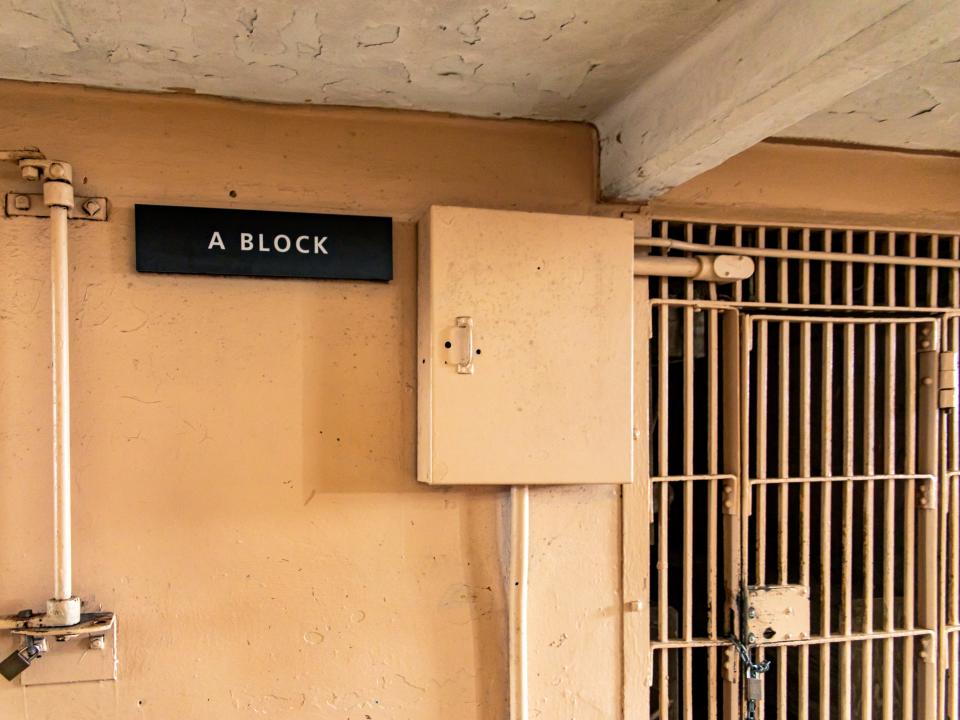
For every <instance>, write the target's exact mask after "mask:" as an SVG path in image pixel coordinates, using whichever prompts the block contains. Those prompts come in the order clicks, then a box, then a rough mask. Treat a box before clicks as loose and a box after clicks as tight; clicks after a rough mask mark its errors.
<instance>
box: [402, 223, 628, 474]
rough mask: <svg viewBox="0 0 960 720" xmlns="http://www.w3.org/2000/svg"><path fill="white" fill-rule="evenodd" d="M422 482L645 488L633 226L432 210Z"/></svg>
mask: <svg viewBox="0 0 960 720" xmlns="http://www.w3.org/2000/svg"><path fill="white" fill-rule="evenodd" d="M419 241H420V252H419V330H418V336H419V337H418V347H419V355H418V358H417V365H418V368H419V388H418V392H419V405H418V415H419V438H418V461H417V475H418V479H419V480H420V481H421V482H425V483H433V484H439V485H492V484H496V485H515V484H516V485H555V484H588V483H589V484H592V483H628V482H631V481H632V479H633V223H632V222H630V221H628V220H621V219H613V218H600V217H582V216H570V215H548V214H542V213H525V212H511V211H501V210H477V209H470V208H459V207H439V206H434V207H432V208H430V210H429V211H428V213H427V214H426V216H425V217H424V218H423V219H422V220H421V222H420V228H419Z"/></svg>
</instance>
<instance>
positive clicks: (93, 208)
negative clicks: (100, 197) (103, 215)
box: [83, 200, 100, 215]
mask: <svg viewBox="0 0 960 720" xmlns="http://www.w3.org/2000/svg"><path fill="white" fill-rule="evenodd" d="M83 211H84V212H85V213H86V214H87V215H96V214H97V213H98V212H100V203H98V202H97V201H96V200H87V201H86V202H85V203H84V204H83Z"/></svg>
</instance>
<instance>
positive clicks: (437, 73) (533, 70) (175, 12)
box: [0, 0, 728, 120]
mask: <svg viewBox="0 0 960 720" xmlns="http://www.w3.org/2000/svg"><path fill="white" fill-rule="evenodd" d="M727 5H728V3H720V2H718V0H592V2H585V1H584V0H502V2H501V3H497V4H483V3H482V2H480V3H478V2H467V1H465V0H451V1H449V2H436V1H434V2H428V1H427V0H416V1H406V2H403V1H400V0H393V1H390V0H387V1H386V2H373V1H372V0H354V1H353V2H350V1H349V0H340V1H338V2H327V3H322V4H316V3H305V2H279V1H277V0H274V1H272V2H271V1H269V0H266V1H264V2H261V3H257V2H255V1H254V0H243V1H242V2H237V1H236V0H158V1H157V2H144V1H143V0H138V1H133V2H131V1H118V0H101V1H100V2H95V3H93V2H87V1H85V0H0V13H2V14H0V77H4V78H9V79H16V80H30V81H53V82H74V83H82V84H87V85H95V86H100V87H111V88H120V89H130V90H152V91H163V90H178V91H188V92H197V93H203V94H211V95H221V96H226V97H237V98H245V99H252V100H263V101H273V102H290V103H316V104H336V105H361V106H376V107H390V108H416V109H422V110H439V111H449V112H456V113H464V114H469V115H482V116H498V117H515V116H520V117H533V118H551V119H570V120H583V119H589V118H592V117H594V116H595V115H596V114H597V112H598V111H599V110H600V109H601V108H603V107H605V106H606V105H608V104H609V103H611V102H612V101H613V100H614V99H616V98H617V97H618V96H619V95H620V94H622V93H624V92H626V91H627V90H628V89H629V88H631V87H633V86H634V85H635V84H636V82H637V81H638V80H639V79H641V78H642V77H643V76H644V75H645V74H647V73H649V72H651V71H652V70H653V69H654V68H655V67H657V66H658V65H659V64H661V63H663V62H665V61H666V60H667V59H668V58H669V56H670V55H671V53H672V52H673V51H674V50H675V49H676V47H677V46H678V45H680V44H682V43H684V42H687V41H688V40H690V38H692V37H693V36H694V35H695V34H696V33H698V32H699V31H701V30H702V29H703V28H705V27H706V26H707V25H708V24H710V23H711V22H712V21H713V20H714V19H716V18H717V17H718V16H719V14H720V13H721V12H722V11H723V10H724V9H725V7H726V6H727Z"/></svg>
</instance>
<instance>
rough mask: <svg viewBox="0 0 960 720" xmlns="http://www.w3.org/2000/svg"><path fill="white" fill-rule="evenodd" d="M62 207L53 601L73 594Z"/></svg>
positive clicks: (63, 212) (54, 274) (55, 334)
mask: <svg viewBox="0 0 960 720" xmlns="http://www.w3.org/2000/svg"><path fill="white" fill-rule="evenodd" d="M67 213H68V210H67V208H65V207H58V206H52V207H51V208H50V228H51V244H52V248H51V264H50V289H51V296H52V301H53V302H52V306H53V318H52V319H53V322H52V326H53V327H52V340H53V343H52V365H53V492H54V496H53V512H54V531H53V532H54V541H53V542H54V550H53V563H54V591H53V595H54V600H68V599H70V598H71V597H72V596H73V557H72V547H71V523H70V300H69V296H68V289H69V283H68V277H69V257H68V255H69V253H68V244H67Z"/></svg>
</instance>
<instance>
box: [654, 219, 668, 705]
mask: <svg viewBox="0 0 960 720" xmlns="http://www.w3.org/2000/svg"><path fill="white" fill-rule="evenodd" d="M661 234H662V235H663V236H664V237H665V236H666V234H667V227H666V223H664V224H663V227H662V228H661ZM664 254H666V250H664ZM660 297H661V298H663V299H666V298H669V297H670V288H669V283H668V281H667V280H666V279H665V278H662V279H661V280H660ZM659 315H660V317H659V324H658V328H657V331H658V333H657V334H658V337H657V440H658V445H657V465H658V472H659V474H660V475H661V476H662V477H667V476H668V475H669V474H670V309H669V307H668V306H667V305H666V304H664V305H661V306H660V309H659ZM669 515H670V483H669V482H662V483H660V497H659V504H658V508H657V523H658V525H657V635H658V637H659V639H660V641H661V642H665V641H666V640H668V639H669V637H670V613H669V608H670V598H669V590H668V582H669V567H670V565H669V557H670V556H669V550H668V547H667V545H668V541H669ZM659 671H660V672H659V677H658V682H659V691H660V693H659V708H660V717H661V718H666V717H669V713H670V674H669V673H670V663H669V657H668V652H667V651H666V650H663V651H661V653H660V663H659Z"/></svg>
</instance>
